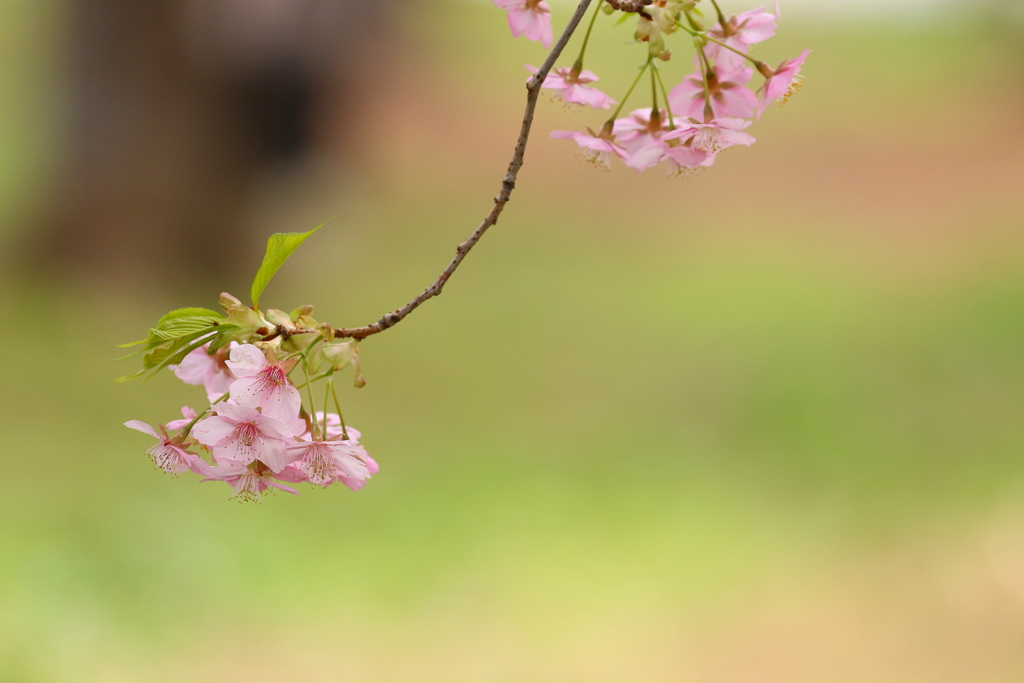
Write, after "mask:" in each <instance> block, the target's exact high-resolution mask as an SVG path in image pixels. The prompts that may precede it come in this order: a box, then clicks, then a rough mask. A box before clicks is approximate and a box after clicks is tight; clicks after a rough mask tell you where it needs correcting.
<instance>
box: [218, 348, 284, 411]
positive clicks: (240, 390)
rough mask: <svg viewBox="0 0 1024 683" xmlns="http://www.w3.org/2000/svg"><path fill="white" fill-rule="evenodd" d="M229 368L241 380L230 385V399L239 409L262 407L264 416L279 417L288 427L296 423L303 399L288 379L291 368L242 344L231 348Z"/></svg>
mask: <svg viewBox="0 0 1024 683" xmlns="http://www.w3.org/2000/svg"><path fill="white" fill-rule="evenodd" d="M227 365H228V367H229V368H230V369H231V372H233V373H234V374H235V376H236V377H238V378H239V379H237V380H235V381H234V382H233V383H232V384H231V387H230V391H231V400H233V401H234V402H235V403H237V404H238V405H240V406H245V407H247V408H259V409H260V410H262V411H263V414H264V415H269V416H270V417H276V418H278V419H279V420H282V421H284V422H285V424H289V425H290V424H291V423H292V422H294V421H295V418H296V417H298V415H299V408H301V407H302V397H301V396H300V395H299V390H298V389H296V388H295V387H294V386H293V385H292V383H291V381H290V380H289V379H288V368H287V367H286V366H285V365H284V364H282V363H271V362H270V361H268V360H267V358H266V356H264V355H263V352H262V351H260V350H259V349H257V348H256V347H255V346H253V345H252V344H243V345H241V346H238V347H236V348H234V349H231V360H229V361H227Z"/></svg>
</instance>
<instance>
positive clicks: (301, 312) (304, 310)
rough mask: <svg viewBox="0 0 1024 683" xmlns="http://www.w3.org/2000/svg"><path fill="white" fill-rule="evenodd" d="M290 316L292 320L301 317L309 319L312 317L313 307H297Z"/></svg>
mask: <svg viewBox="0 0 1024 683" xmlns="http://www.w3.org/2000/svg"><path fill="white" fill-rule="evenodd" d="M290 315H291V319H292V320H298V319H299V318H301V317H303V316H306V317H309V316H311V315H313V307H312V306H309V305H306V306H299V307H298V308H296V309H295V310H294V311H292V312H291V313H290Z"/></svg>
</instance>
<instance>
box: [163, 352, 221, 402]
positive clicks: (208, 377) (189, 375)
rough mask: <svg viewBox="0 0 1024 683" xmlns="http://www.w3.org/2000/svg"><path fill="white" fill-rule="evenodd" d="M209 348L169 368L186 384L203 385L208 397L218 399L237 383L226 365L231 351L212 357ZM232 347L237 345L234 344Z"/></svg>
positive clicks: (218, 353) (192, 354)
mask: <svg viewBox="0 0 1024 683" xmlns="http://www.w3.org/2000/svg"><path fill="white" fill-rule="evenodd" d="M209 346H210V345H209V344H205V345H203V346H202V347H200V348H198V349H196V350H195V351H193V352H192V353H190V354H188V355H187V356H185V358H184V359H183V360H182V361H181V363H180V364H179V365H171V366H169V367H170V368H171V370H172V371H173V372H174V374H175V375H176V376H177V378H178V379H180V380H181V381H182V382H184V383H185V384H196V385H200V384H201V385H202V386H203V387H204V388H205V389H206V393H207V395H210V396H214V397H217V396H221V395H223V394H226V393H227V391H228V388H229V387H230V386H231V383H232V382H234V381H235V376H234V375H233V374H231V370H230V369H228V366H227V364H226V363H225V360H226V358H227V354H228V353H229V352H230V349H229V348H222V349H219V350H218V351H217V352H216V353H214V354H213V355H210V352H209ZM231 346H232V347H234V346H237V344H236V343H234V342H232V344H231Z"/></svg>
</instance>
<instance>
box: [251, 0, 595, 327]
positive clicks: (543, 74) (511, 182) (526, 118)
mask: <svg viewBox="0 0 1024 683" xmlns="http://www.w3.org/2000/svg"><path fill="white" fill-rule="evenodd" d="M592 1H593V0H580V4H579V6H578V7H577V8H576V11H575V12H574V13H573V15H572V18H571V19H570V20H569V24H568V25H567V26H566V27H565V30H564V31H562V35H561V37H560V38H559V39H558V42H556V43H555V45H554V47H552V48H551V52H550V53H548V56H547V59H545V60H544V64H542V65H541V67H540V69H538V70H537V73H535V74H534V75H533V77H532V78H530V80H529V81H527V83H526V112H525V113H524V115H523V125H522V128H521V129H520V131H519V140H518V142H516V148H515V153H514V154H513V155H512V162H511V163H510V164H509V165H508V171H507V172H506V173H505V178H504V180H502V182H501V191H500V192H498V196H496V197H495V198H494V206H493V207H491V211H490V213H488V214H487V216H486V217H485V218H484V219H483V221H482V222H481V223H480V225H479V226H477V229H476V230H474V231H473V234H471V235H470V236H469V237H468V238H467V239H466V240H465V241H464V242H463V243H462V244H460V245H459V246H458V248H457V249H456V250H455V257H454V258H453V259H452V261H451V263H449V264H448V267H447V268H445V269H444V271H443V272H442V273H441V274H440V275H439V276H438V277H437V279H436V280H435V281H434V283H433V284H432V285H430V286H429V287H427V288H426V289H425V290H423V292H422V293H421V294H420V295H419V296H418V297H416V298H415V299H413V300H412V301H410V302H409V303H407V304H406V305H405V306H402V307H401V308H399V309H398V310H395V311H392V312H391V313H387V314H385V315H384V317H382V318H381V319H380V320H378V321H377V322H375V323H373V324H372V325H366V326H364V327H351V328H341V329H336V330H334V336H335V338H337V339H344V338H346V337H352V338H354V339H365V338H366V337H369V336H371V335H374V334H378V333H380V332H383V331H384V330H386V329H388V328H391V327H394V326H395V325H397V324H398V323H400V322H401V321H402V320H403V319H405V317H406V316H407V315H409V314H410V313H412V312H413V311H415V310H416V309H417V308H419V307H420V305H421V304H423V303H424V302H425V301H427V300H428V299H431V298H433V297H435V296H439V295H440V294H441V292H442V290H444V285H445V283H446V282H448V278H450V277H451V276H452V274H453V273H455V269H456V268H458V267H459V264H461V263H462V261H463V259H465V258H466V255H467V254H469V251H470V250H471V249H472V248H473V247H474V246H475V245H476V243H477V242H479V241H480V238H481V237H483V235H484V233H485V232H487V229H488V228H490V227H491V226H492V225H494V224H495V223H497V222H498V217H499V216H500V215H501V212H502V210H504V208H505V204H507V203H508V200H509V198H510V197H511V196H512V190H514V189H515V186H516V177H517V176H518V175H519V169H520V168H522V166H523V157H524V155H525V154H526V143H527V141H528V140H529V139H530V128H531V127H532V125H533V113H534V110H535V109H536V108H537V97H538V96H539V95H540V88H541V85H542V84H543V83H544V79H545V78H547V75H548V72H550V71H551V69H552V67H554V65H555V61H556V60H557V59H558V57H559V56H560V55H561V54H562V50H563V49H565V46H566V44H567V43H568V42H569V39H570V38H572V35H573V33H574V32H575V31H576V28H577V27H578V26H579V24H580V21H582V20H583V16H584V15H585V14H586V13H587V8H589V7H590V3H591V2H592ZM603 1H604V0H598V2H603ZM310 332H320V330H319V329H305V328H298V329H287V328H284V327H282V326H280V325H279V326H278V327H277V328H276V329H274V330H273V331H272V332H271V333H270V334H269V335H268V336H267V337H265V338H264V341H270V340H271V339H274V338H275V337H278V336H288V337H290V336H292V335H295V334H304V333H310Z"/></svg>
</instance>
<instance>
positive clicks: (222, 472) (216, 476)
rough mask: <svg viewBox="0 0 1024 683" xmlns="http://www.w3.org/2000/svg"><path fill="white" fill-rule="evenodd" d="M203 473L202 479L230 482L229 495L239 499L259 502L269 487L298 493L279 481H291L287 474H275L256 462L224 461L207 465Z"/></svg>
mask: <svg viewBox="0 0 1024 683" xmlns="http://www.w3.org/2000/svg"><path fill="white" fill-rule="evenodd" d="M205 474H206V479H204V480H203V481H223V482H225V483H227V484H230V485H231V487H232V493H231V497H232V498H238V499H240V500H245V501H254V502H259V500H260V495H261V494H262V493H264V492H265V491H266V490H267V489H271V488H274V489H280V490H281V491H284V492H286V493H292V494H294V495H296V496H297V495H299V492H298V491H296V490H295V489H293V488H292V487H290V486H285V485H284V484H282V483H281V481H280V480H284V481H292V479H290V478H289V477H288V476H287V474H283V473H282V474H281V475H278V474H275V473H274V472H273V471H272V470H270V469H268V468H266V467H263V466H261V464H260V463H258V462H256V463H252V464H250V465H242V464H241V463H237V462H225V463H221V464H220V465H218V466H217V467H207V469H206V472H205Z"/></svg>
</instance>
